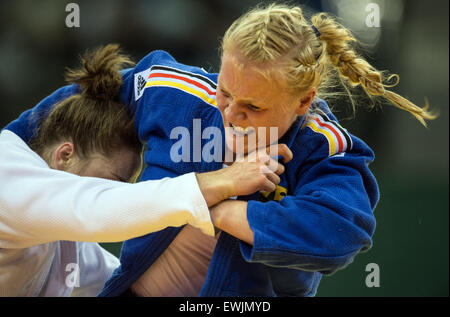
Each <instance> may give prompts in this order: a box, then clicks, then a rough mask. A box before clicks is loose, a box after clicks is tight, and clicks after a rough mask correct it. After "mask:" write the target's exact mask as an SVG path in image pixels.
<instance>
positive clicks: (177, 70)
mask: <svg viewBox="0 0 450 317" xmlns="http://www.w3.org/2000/svg"><path fill="white" fill-rule="evenodd" d="M216 82H217V74H215V73H208V72H207V71H205V70H204V69H203V68H201V67H196V66H189V65H185V64H182V63H179V62H177V61H176V60H175V59H174V58H173V57H172V56H171V55H170V54H169V53H167V52H165V51H161V50H159V51H153V52H151V53H150V54H149V55H147V56H146V57H145V58H144V59H143V60H142V61H141V62H140V63H139V64H138V65H137V67H136V72H135V75H134V86H135V97H136V100H138V99H140V98H141V97H142V95H143V94H144V91H145V90H146V89H148V88H152V87H166V88H173V89H176V90H175V91H173V92H174V93H181V94H182V93H185V94H189V95H191V96H193V97H195V98H200V99H201V100H203V101H204V102H206V103H208V104H211V105H213V106H216V105H217V104H216V98H215V96H216V88H217V86H216Z"/></svg>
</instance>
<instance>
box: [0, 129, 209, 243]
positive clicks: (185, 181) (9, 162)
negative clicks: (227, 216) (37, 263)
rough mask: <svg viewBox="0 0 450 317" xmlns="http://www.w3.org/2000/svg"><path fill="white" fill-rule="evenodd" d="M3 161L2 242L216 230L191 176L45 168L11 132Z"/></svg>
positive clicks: (0, 150)
mask: <svg viewBox="0 0 450 317" xmlns="http://www.w3.org/2000/svg"><path fill="white" fill-rule="evenodd" d="M0 166H1V168H0V247H4V248H12V247H26V246H30V245H35V244H40V243H46V242H49V241H57V240H71V241H91V242H94V241H95V242H116V241H123V240H127V239H131V238H134V237H138V236H142V235H145V234H148V233H150V232H154V231H158V230H162V229H164V228H166V227H167V226H181V225H184V224H186V223H189V224H191V225H193V226H195V227H198V228H201V229H202V230H203V231H204V232H205V233H207V234H210V235H213V234H214V232H213V231H214V230H213V226H212V224H211V222H210V216H209V210H208V208H207V206H206V203H205V201H204V199H203V197H202V193H201V192H200V189H199V188H198V184H197V180H196V178H195V175H194V174H193V173H191V174H186V175H183V176H179V177H177V178H173V179H169V178H167V179H163V180H157V181H146V182H141V183H137V184H126V183H120V182H115V181H110V180H106V179H100V178H91V177H80V176H76V175H73V174H69V173H65V172H62V171H57V170H52V169H50V168H48V166H47V165H46V164H45V162H44V161H43V160H42V159H40V158H39V157H38V155H37V154H36V153H34V152H32V151H31V150H30V149H29V148H27V147H26V145H25V144H24V143H23V142H22V141H20V140H19V139H18V137H17V136H14V135H13V134H12V133H8V132H2V133H1V134H0ZM174 193H176V195H177V196H176V199H174Z"/></svg>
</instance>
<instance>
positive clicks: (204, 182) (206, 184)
mask: <svg viewBox="0 0 450 317" xmlns="http://www.w3.org/2000/svg"><path fill="white" fill-rule="evenodd" d="M195 175H196V177H197V183H198V186H199V188H200V191H201V192H202V195H203V198H204V199H205V201H206V203H207V205H208V207H211V206H213V205H215V204H217V203H218V202H220V201H222V200H225V199H227V198H229V197H232V196H230V195H231V194H232V193H233V189H232V186H231V184H230V183H231V182H230V181H229V180H226V179H224V177H221V173H220V170H219V171H214V172H208V173H196V174H195Z"/></svg>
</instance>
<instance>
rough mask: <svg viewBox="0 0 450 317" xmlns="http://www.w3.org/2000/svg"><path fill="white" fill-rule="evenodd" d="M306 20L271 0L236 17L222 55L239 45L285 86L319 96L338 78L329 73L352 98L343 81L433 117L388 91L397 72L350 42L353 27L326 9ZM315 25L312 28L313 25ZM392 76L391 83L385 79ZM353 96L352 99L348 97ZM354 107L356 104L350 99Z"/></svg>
mask: <svg viewBox="0 0 450 317" xmlns="http://www.w3.org/2000/svg"><path fill="white" fill-rule="evenodd" d="M311 21H312V23H311V24H309V23H308V22H307V21H306V20H305V18H304V17H303V13H302V9H301V8H300V7H291V6H288V5H281V4H271V5H269V6H267V7H262V8H255V9H253V10H251V11H249V12H248V13H246V14H244V15H243V16H241V17H240V18H239V19H237V20H236V21H235V22H234V23H233V24H232V25H231V26H230V28H229V29H228V30H227V31H226V33H225V35H224V38H223V41H222V48H221V49H222V54H223V53H225V52H226V51H232V50H237V51H238V52H239V53H241V54H243V55H244V57H245V58H246V59H247V60H248V61H250V62H252V63H255V64H258V65H266V66H275V67H270V69H272V70H273V69H277V70H278V69H281V71H282V75H283V76H284V77H285V78H286V80H287V84H288V89H291V91H292V92H294V93H299V94H301V93H302V92H303V93H304V92H307V91H309V90H310V89H311V88H312V87H316V88H317V89H318V91H319V94H318V95H320V94H321V93H322V92H324V91H328V90H330V89H329V88H331V87H332V84H334V83H335V82H336V80H335V79H336V78H333V77H332V75H333V74H337V76H338V78H337V79H339V81H340V82H341V83H342V84H344V88H345V89H346V91H347V93H348V94H349V96H350V98H351V94H350V91H349V90H348V87H347V86H350V87H355V86H361V87H362V88H363V89H364V91H365V92H366V94H367V95H368V96H369V97H378V96H382V97H384V98H386V99H387V100H388V101H390V102H391V103H392V104H394V105H395V106H397V107H398V108H400V109H403V110H406V111H408V112H410V113H411V114H412V115H413V116H414V117H416V118H417V119H418V120H419V121H420V122H421V123H422V124H423V125H424V126H426V122H425V120H431V119H434V118H436V117H437V115H436V114H432V113H430V112H428V111H427V109H428V103H427V104H426V106H425V107H423V108H420V107H418V106H416V105H415V104H413V103H412V102H410V101H409V100H407V99H405V98H403V97H402V96H400V95H398V94H396V93H394V92H392V91H389V90H387V89H386V88H388V87H392V86H395V85H396V84H397V83H398V81H399V76H398V75H395V74H394V75H391V76H388V77H386V76H385V75H384V74H383V73H382V72H380V71H378V70H376V69H375V68H374V67H373V66H371V65H370V64H369V63H368V62H367V61H366V60H365V59H364V58H362V57H361V56H358V54H357V53H356V52H355V50H354V49H353V48H352V46H351V44H353V43H357V40H356V39H355V38H354V37H353V35H352V34H351V32H350V31H349V30H348V29H346V28H345V27H343V26H342V25H340V24H339V23H338V22H336V20H335V19H334V18H332V17H331V16H330V15H328V14H326V13H318V14H315V15H313V16H312V18H311ZM313 26H314V27H315V28H316V30H317V31H318V32H316V31H315V30H314V28H313ZM393 78H395V79H396V82H395V83H394V84H393V85H387V84H385V82H386V80H387V81H390V80H391V79H393ZM351 100H352V99H351ZM352 106H353V111H354V110H355V109H354V108H355V107H354V103H353V100H352Z"/></svg>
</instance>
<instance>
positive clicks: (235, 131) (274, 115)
mask: <svg viewBox="0 0 450 317" xmlns="http://www.w3.org/2000/svg"><path fill="white" fill-rule="evenodd" d="M269 74H271V75H269V78H270V79H267V78H266V77H264V76H263V75H262V74H261V72H258V71H257V69H256V68H255V66H253V65H251V64H250V63H249V62H247V61H246V60H245V59H244V58H243V57H241V56H240V55H238V54H234V53H227V52H226V53H224V55H223V58H222V67H221V70H220V74H219V78H218V88H217V105H218V107H219V109H220V111H221V113H222V119H223V124H224V127H225V142H226V145H227V147H228V149H230V150H232V151H233V152H234V153H237V154H247V153H249V152H251V151H253V150H255V149H256V148H261V147H265V146H267V145H269V144H273V143H274V142H276V141H277V140H278V139H279V138H281V137H282V136H283V135H284V134H285V133H286V132H287V130H288V129H289V127H290V126H291V125H292V123H293V122H294V121H295V119H296V118H297V116H301V115H304V114H305V113H306V111H307V109H308V107H309V104H310V102H309V104H308V105H307V106H305V104H304V102H302V98H301V97H300V96H298V95H293V94H292V93H290V92H288V91H287V89H286V88H285V86H283V85H284V83H282V82H281V80H280V76H276V75H275V73H273V72H272V73H269ZM314 94H315V92H314ZM314 94H313V97H314ZM311 101H312V98H311ZM271 127H272V128H275V129H276V131H277V133H276V134H275V133H274V131H273V130H272V132H271V129H270V128H271ZM258 128H260V129H258ZM261 128H262V129H261ZM242 149H243V153H241V151H242Z"/></svg>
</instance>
